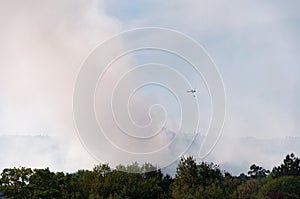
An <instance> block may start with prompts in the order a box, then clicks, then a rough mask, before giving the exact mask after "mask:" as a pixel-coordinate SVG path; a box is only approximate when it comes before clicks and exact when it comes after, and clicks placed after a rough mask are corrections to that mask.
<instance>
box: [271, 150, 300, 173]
mask: <svg viewBox="0 0 300 199" xmlns="http://www.w3.org/2000/svg"><path fill="white" fill-rule="evenodd" d="M272 175H273V176H274V177H280V176H300V159H299V158H298V157H296V156H295V155H294V154H293V153H291V154H288V155H287V156H286V157H285V159H284V160H283V164H281V165H280V166H278V167H274V168H273V170H272Z"/></svg>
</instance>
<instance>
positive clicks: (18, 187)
mask: <svg viewBox="0 0 300 199" xmlns="http://www.w3.org/2000/svg"><path fill="white" fill-rule="evenodd" d="M32 174H33V172H32V170H31V169H29V168H25V167H21V168H15V167H14V168H12V169H9V168H6V169H4V170H3V171H2V173H1V179H0V187H1V190H2V191H3V192H4V193H5V195H6V196H8V197H9V198H10V197H12V196H14V198H29V190H28V184H29V178H30V177H31V175H32Z"/></svg>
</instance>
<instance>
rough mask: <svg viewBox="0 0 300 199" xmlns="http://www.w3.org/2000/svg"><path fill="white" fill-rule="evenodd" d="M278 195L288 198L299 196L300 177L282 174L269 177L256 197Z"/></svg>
mask: <svg viewBox="0 0 300 199" xmlns="http://www.w3.org/2000/svg"><path fill="white" fill-rule="evenodd" d="M280 195H282V196H283V198H289V199H293V198H295V199H296V198H300V177H293V176H283V177H279V178H274V179H271V180H270V181H268V182H267V183H266V184H264V185H263V186H262V187H261V189H260V191H259V195H258V198H267V197H275V196H280Z"/></svg>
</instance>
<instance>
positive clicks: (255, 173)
mask: <svg viewBox="0 0 300 199" xmlns="http://www.w3.org/2000/svg"><path fill="white" fill-rule="evenodd" d="M269 173H270V171H269V170H266V169H264V168H262V167H260V166H257V165H255V164H252V165H251V166H250V171H248V175H249V176H250V177H251V178H255V179H257V178H264V177H266V176H267V175H268V174H269Z"/></svg>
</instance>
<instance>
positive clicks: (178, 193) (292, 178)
mask: <svg viewBox="0 0 300 199" xmlns="http://www.w3.org/2000/svg"><path fill="white" fill-rule="evenodd" d="M144 171H148V172H144ZM132 172H133V173H132ZM247 174H248V175H246V174H241V175H239V176H232V175H231V174H230V173H229V172H228V171H222V170H221V169H220V167H219V166H218V165H216V164H214V163H207V162H197V161H196V160H195V159H194V158H193V157H191V156H187V157H182V158H181V159H180V161H179V164H178V166H177V169H176V174H175V176H174V177H171V176H170V175H168V174H164V173H162V171H161V170H160V169H157V168H156V167H155V166H154V165H152V164H150V163H146V164H143V165H139V164H138V163H133V164H131V165H127V166H124V165H119V166H117V167H116V168H115V169H112V168H111V167H110V166H109V165H108V164H100V165H97V166H95V167H94V168H93V170H78V171H77V172H75V173H63V172H52V171H51V170H50V169H49V168H44V169H32V168H25V167H20V168H6V169H3V171H2V173H1V176H0V190H1V192H3V193H4V194H5V196H6V197H7V198H12V199H23V198H26V199H27V198H31V199H40V198H43V199H53V198H58V199H60V198H61V199H85V198H88V199H119V198H122V199H123V198H127V199H131V198H132V199H140V198H146V199H147V198H148V199H152V198H155V199H156V198H158V199H167V198H174V199H177V198H180V199H185V198H188V199H193V198H195V199H196V198H197V199H202V198H203V199H209V198H228V199H229V198H241V199H242V198H243V199H244V198H249V199H252V198H253V199H256V198H257V199H261V198H288V199H293V198H295V199H296V198H300V173H299V158H298V157H296V155H294V154H288V155H287V156H286V157H285V159H284V160H283V164H281V165H279V166H275V167H274V168H273V169H272V172H270V171H269V170H267V169H264V168H263V167H261V166H258V165H256V164H252V165H251V166H250V168H249V171H248V173H247Z"/></svg>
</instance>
